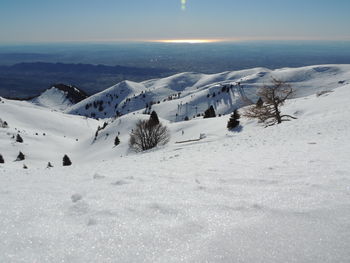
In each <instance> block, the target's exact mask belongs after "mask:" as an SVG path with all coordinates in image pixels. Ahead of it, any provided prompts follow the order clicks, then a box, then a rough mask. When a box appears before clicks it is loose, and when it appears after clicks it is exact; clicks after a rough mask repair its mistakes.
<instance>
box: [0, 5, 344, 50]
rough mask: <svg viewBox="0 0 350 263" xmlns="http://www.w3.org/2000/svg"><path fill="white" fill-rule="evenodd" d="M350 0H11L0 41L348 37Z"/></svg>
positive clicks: (0, 18) (1, 14) (3, 13)
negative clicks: (315, 0)
mask: <svg viewBox="0 0 350 263" xmlns="http://www.w3.org/2000/svg"><path fill="white" fill-rule="evenodd" d="M349 9H350V2H349V1H345V0H336V1H332V2H331V1H326V0H320V1H317V3H315V2H314V1H302V0H294V1H290V0H288V1H278V0H266V1H260V0H252V1H249V2H247V1H243V0H236V1H232V0H220V1H209V0H171V1H170V0H169V1H164V0H153V1H137V0H129V1H123V0H105V1H103V2H101V1H95V0H84V1H83V0H75V1H68V0H62V1H44V0H32V1H23V0H11V1H5V2H4V3H2V6H1V9H0V24H1V25H3V26H2V27H0V43H28V42H35V43H42V42H44V43H57V42H105V41H152V40H166V39H222V40H239V41H247V40H338V41H343V40H350V30H349V27H348V25H349V24H350V17H349V16H348V10H349Z"/></svg>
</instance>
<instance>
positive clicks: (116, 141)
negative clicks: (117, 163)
mask: <svg viewBox="0 0 350 263" xmlns="http://www.w3.org/2000/svg"><path fill="white" fill-rule="evenodd" d="M119 143H120V140H119V137H118V135H117V136H116V137H115V139H114V145H115V146H117V145H119Z"/></svg>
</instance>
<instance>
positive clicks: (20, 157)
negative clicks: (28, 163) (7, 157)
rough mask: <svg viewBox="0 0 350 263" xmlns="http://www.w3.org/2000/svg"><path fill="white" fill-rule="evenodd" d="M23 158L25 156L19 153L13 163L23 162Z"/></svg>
mask: <svg viewBox="0 0 350 263" xmlns="http://www.w3.org/2000/svg"><path fill="white" fill-rule="evenodd" d="M25 158H26V157H25V155H24V154H23V153H22V152H19V153H18V155H17V158H16V160H15V161H17V162H18V161H23V160H24V159H25Z"/></svg>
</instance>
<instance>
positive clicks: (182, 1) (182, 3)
mask: <svg viewBox="0 0 350 263" xmlns="http://www.w3.org/2000/svg"><path fill="white" fill-rule="evenodd" d="M186 2H187V0H181V9H182V10H183V11H185V10H186Z"/></svg>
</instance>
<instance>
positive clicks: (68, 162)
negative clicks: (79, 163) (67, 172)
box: [63, 154, 72, 166]
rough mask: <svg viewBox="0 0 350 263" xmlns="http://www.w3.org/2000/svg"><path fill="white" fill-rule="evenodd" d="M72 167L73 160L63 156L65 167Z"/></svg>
mask: <svg viewBox="0 0 350 263" xmlns="http://www.w3.org/2000/svg"><path fill="white" fill-rule="evenodd" d="M70 165H72V162H71V160H70V159H69V157H68V155H67V154H65V155H64V156H63V166H70Z"/></svg>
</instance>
